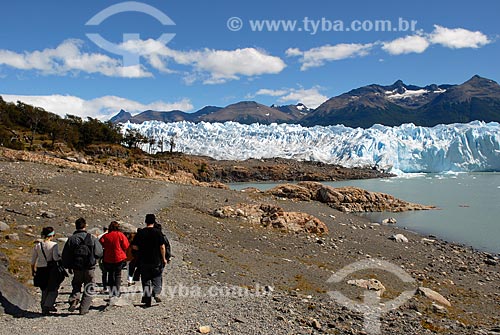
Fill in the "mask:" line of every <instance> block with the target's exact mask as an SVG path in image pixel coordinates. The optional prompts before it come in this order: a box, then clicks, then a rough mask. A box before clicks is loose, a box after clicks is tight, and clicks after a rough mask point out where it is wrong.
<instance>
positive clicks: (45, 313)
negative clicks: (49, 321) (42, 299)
mask: <svg viewBox="0 0 500 335" xmlns="http://www.w3.org/2000/svg"><path fill="white" fill-rule="evenodd" d="M42 315H43V316H48V315H50V309H49V308H46V307H44V308H42Z"/></svg>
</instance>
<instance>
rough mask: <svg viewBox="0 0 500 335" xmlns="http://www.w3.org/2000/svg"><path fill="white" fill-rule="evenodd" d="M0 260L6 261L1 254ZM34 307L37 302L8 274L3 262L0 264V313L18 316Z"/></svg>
mask: <svg viewBox="0 0 500 335" xmlns="http://www.w3.org/2000/svg"><path fill="white" fill-rule="evenodd" d="M0 258H2V259H4V258H5V259H6V257H5V256H4V255H3V254H0ZM36 305H37V301H36V300H35V298H34V297H33V295H32V294H31V293H30V291H29V290H28V289H27V288H26V287H25V286H24V285H22V284H20V283H19V282H18V281H17V280H16V279H15V278H14V277H13V276H12V275H11V274H10V273H9V271H8V270H7V267H6V266H5V265H4V263H3V262H2V263H0V311H3V312H4V313H6V314H11V315H20V314H21V313H23V312H25V311H27V310H32V309H33V308H34V307H35V306H36ZM0 314H1V313H0Z"/></svg>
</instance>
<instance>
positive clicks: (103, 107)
mask: <svg viewBox="0 0 500 335" xmlns="http://www.w3.org/2000/svg"><path fill="white" fill-rule="evenodd" d="M0 96H2V97H3V99H4V100H5V101H10V102H14V103H15V102H17V101H22V102H24V103H27V104H30V105H34V106H37V107H42V108H43V109H45V110H46V111H49V112H52V113H55V114H58V115H60V116H65V115H66V114H71V115H76V116H80V117H82V118H86V117H93V118H97V119H100V120H103V121H104V120H108V119H109V118H111V117H112V116H114V115H115V114H117V113H118V112H119V111H120V109H124V110H126V111H128V112H130V113H132V114H134V113H137V112H142V111H145V110H148V109H151V110H161V111H169V110H174V109H175V110H182V111H190V110H192V109H193V105H192V104H191V102H190V100H189V99H182V100H180V101H177V102H173V103H169V102H164V101H155V102H152V103H149V104H143V103H140V102H138V101H134V100H129V99H125V98H121V97H117V96H103V97H100V98H96V99H91V100H84V99H82V98H79V97H76V96H71V95H40V96H35V95H10V94H5V95H3V94H0Z"/></svg>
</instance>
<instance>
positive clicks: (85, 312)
mask: <svg viewBox="0 0 500 335" xmlns="http://www.w3.org/2000/svg"><path fill="white" fill-rule="evenodd" d="M88 313H89V311H88V310H86V311H82V310H80V315H85V314H88Z"/></svg>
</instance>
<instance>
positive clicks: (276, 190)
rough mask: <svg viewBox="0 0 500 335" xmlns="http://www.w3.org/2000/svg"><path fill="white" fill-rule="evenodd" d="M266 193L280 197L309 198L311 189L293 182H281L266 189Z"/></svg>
mask: <svg viewBox="0 0 500 335" xmlns="http://www.w3.org/2000/svg"><path fill="white" fill-rule="evenodd" d="M266 193H269V194H272V195H274V196H276V197H280V198H289V199H297V200H311V198H312V196H313V194H312V191H311V190H310V189H308V188H306V187H302V186H299V185H295V184H282V185H278V186H276V187H273V188H272V189H270V190H267V191H266Z"/></svg>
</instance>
